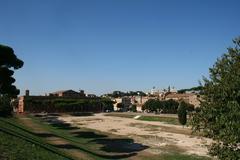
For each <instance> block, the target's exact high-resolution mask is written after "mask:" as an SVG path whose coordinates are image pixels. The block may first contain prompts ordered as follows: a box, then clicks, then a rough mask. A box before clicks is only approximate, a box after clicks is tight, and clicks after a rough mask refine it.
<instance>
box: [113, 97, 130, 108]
mask: <svg viewBox="0 0 240 160" xmlns="http://www.w3.org/2000/svg"><path fill="white" fill-rule="evenodd" d="M113 101H114V102H115V104H114V105H113V106H114V110H115V111H117V110H119V108H118V107H117V106H118V104H119V103H121V104H122V108H121V110H122V111H127V110H128V109H129V106H130V105H132V103H131V101H132V100H131V98H130V97H127V96H126V97H122V98H114V99H113Z"/></svg>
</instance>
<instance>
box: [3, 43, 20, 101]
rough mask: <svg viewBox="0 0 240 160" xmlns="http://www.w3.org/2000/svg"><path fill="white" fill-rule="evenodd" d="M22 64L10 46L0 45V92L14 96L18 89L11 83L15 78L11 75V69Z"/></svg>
mask: <svg viewBox="0 0 240 160" xmlns="http://www.w3.org/2000/svg"><path fill="white" fill-rule="evenodd" d="M22 66H23V61H22V60H20V59H18V58H17V57H16V55H15V54H14V51H13V49H12V48H10V47H8V46H3V45H0V94H7V95H9V96H10V97H16V96H17V95H18V94H19V90H18V89H17V88H16V86H14V85H13V83H14V82H15V79H14V78H13V77H12V75H13V73H14V71H13V70H12V68H13V69H19V68H21V67H22Z"/></svg>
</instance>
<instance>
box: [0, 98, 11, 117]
mask: <svg viewBox="0 0 240 160" xmlns="http://www.w3.org/2000/svg"><path fill="white" fill-rule="evenodd" d="M11 111H12V108H11V105H10V98H9V96H7V95H0V116H9V115H10V114H11Z"/></svg>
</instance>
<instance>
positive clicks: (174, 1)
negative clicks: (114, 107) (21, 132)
mask: <svg viewBox="0 0 240 160" xmlns="http://www.w3.org/2000/svg"><path fill="white" fill-rule="evenodd" d="M0 4H1V5H0V19H1V21H0V22H1V23H0V43H1V44H5V45H9V46H11V47H13V49H14V50H15V53H16V54H17V56H18V57H19V58H21V59H22V60H23V61H24V62H25V65H24V67H23V68H22V69H20V70H17V71H16V73H15V78H16V79H17V82H16V85H17V87H18V88H20V89H21V93H22V94H23V93H24V90H25V89H29V90H30V92H31V94H35V95H39V94H45V93H49V92H51V91H55V90H62V89H74V90H78V89H84V90H86V92H88V93H95V94H102V93H106V92H111V91H113V90H123V91H128V90H143V91H148V90H150V89H151V88H152V87H153V86H156V87H157V88H160V89H161V88H164V87H165V88H166V87H167V86H168V85H171V86H175V87H176V88H178V89H180V88H188V87H192V86H196V85H198V81H199V80H201V79H202V76H207V75H208V68H209V67H211V66H212V65H213V64H214V62H215V61H216V59H217V57H220V56H221V55H222V54H223V53H225V52H226V48H227V47H229V46H231V45H232V39H233V38H235V37H236V36H239V35H240V30H239V29H240V21H239V15H240V11H239V6H240V1H239V0H225V1H222V0H181V1H180V0H101V1H100V0H85V1H82V0H38V1H37V0H21V1H19V0H15V1H14V0H5V1H4V0H0Z"/></svg>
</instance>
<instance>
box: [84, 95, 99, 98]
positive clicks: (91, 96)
mask: <svg viewBox="0 0 240 160" xmlns="http://www.w3.org/2000/svg"><path fill="white" fill-rule="evenodd" d="M86 96H87V97H88V98H96V97H97V96H96V95H95V94H87V95H86Z"/></svg>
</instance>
